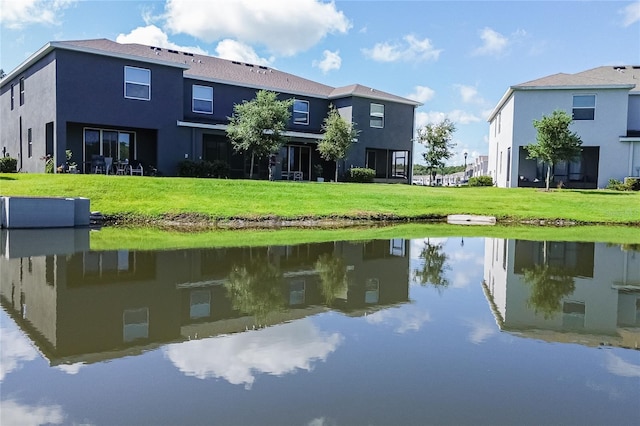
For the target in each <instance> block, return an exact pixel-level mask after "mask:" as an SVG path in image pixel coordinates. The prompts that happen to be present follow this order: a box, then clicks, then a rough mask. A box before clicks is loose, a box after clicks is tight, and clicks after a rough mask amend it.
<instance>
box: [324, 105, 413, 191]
mask: <svg viewBox="0 0 640 426" xmlns="http://www.w3.org/2000/svg"><path fill="white" fill-rule="evenodd" d="M351 99H352V101H351V116H352V121H353V122H354V123H356V129H357V130H359V131H360V133H359V134H358V142H356V143H354V144H353V145H352V146H351V149H350V150H349V154H348V155H347V158H346V159H345V161H344V163H345V166H346V168H350V167H365V161H366V150H367V149H368V148H372V149H386V150H390V151H409V158H408V159H407V168H408V170H407V172H408V176H407V177H408V182H407V183H411V165H412V164H413V158H412V155H413V142H412V138H413V121H414V107H413V106H412V105H405V104H399V103H394V102H388V101H379V100H376V99H367V98H361V97H355V96H354V97H352V98H351ZM372 103H376V104H382V105H384V128H375V127H371V126H370V125H369V124H370V123H369V122H370V112H371V109H370V108H371V104H372ZM336 105H339V104H338V102H336Z"/></svg>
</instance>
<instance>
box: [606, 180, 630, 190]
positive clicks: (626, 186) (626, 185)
mask: <svg viewBox="0 0 640 426" xmlns="http://www.w3.org/2000/svg"><path fill="white" fill-rule="evenodd" d="M632 186H633V183H632V182H631V181H627V180H626V179H625V182H622V181H620V180H618V179H613V178H612V179H609V183H608V184H607V189H612V190H614V191H631V189H632Z"/></svg>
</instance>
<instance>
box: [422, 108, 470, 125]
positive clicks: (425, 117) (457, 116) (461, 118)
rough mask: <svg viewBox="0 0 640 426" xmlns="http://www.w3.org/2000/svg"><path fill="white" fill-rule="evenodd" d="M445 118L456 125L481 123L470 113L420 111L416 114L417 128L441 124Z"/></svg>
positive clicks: (460, 111) (456, 110) (455, 110)
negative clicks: (430, 124)
mask: <svg viewBox="0 0 640 426" xmlns="http://www.w3.org/2000/svg"><path fill="white" fill-rule="evenodd" d="M445 118H448V119H449V120H451V121H453V122H454V123H455V124H470V123H476V122H479V121H481V120H480V118H479V117H477V116H476V115H474V114H471V113H469V112H465V111H462V110H459V109H454V110H453V111H449V112H441V111H429V112H424V111H418V112H417V113H416V128H418V129H419V128H420V127H423V126H426V125H427V124H429V123H439V122H441V121H442V120H444V119H445Z"/></svg>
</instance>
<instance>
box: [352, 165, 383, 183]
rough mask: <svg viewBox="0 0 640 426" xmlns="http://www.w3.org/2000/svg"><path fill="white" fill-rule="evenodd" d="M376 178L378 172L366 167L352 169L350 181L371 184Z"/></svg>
mask: <svg viewBox="0 0 640 426" xmlns="http://www.w3.org/2000/svg"><path fill="white" fill-rule="evenodd" d="M375 176H376V171H375V170H373V169H369V168H366V167H352V168H351V169H349V180H350V181H351V182H359V183H371V182H373V178H374V177H375Z"/></svg>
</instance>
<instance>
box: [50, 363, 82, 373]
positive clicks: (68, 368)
mask: <svg viewBox="0 0 640 426" xmlns="http://www.w3.org/2000/svg"><path fill="white" fill-rule="evenodd" d="M84 366H85V364H83V363H81V362H76V363H75V364H65V365H57V366H56V367H55V368H56V369H58V370H60V371H62V372H64V373H67V374H71V375H73V374H78V372H80V369H81V368H82V367H84Z"/></svg>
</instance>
